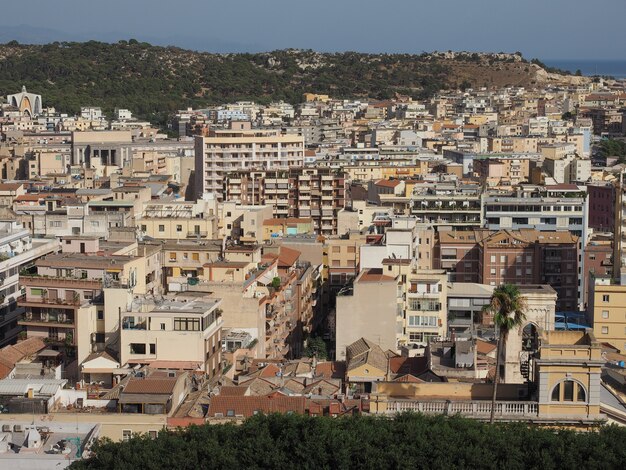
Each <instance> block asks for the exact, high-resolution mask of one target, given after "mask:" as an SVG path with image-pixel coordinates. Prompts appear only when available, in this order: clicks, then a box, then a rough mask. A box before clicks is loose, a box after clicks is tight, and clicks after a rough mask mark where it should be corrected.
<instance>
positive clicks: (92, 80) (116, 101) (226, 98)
mask: <svg viewBox="0 0 626 470" xmlns="http://www.w3.org/2000/svg"><path fill="white" fill-rule="evenodd" d="M458 60H459V61H461V62H464V61H465V62H480V61H481V60H482V59H481V58H480V57H479V56H478V54H472V55H467V56H461V57H460V58H459V59H458ZM494 60H497V59H494V58H491V59H489V60H488V61H486V62H485V69H486V70H491V67H490V64H492V63H493V61H494ZM448 64H449V63H447V62H446V61H445V60H443V59H441V58H440V57H438V56H434V55H429V54H421V55H411V54H362V53H356V52H343V53H332V54H330V53H325V54H320V53H317V52H313V51H295V50H283V51H274V52H271V53H258V54H209V53H200V52H193V51H187V50H183V49H179V48H176V47H157V46H151V45H150V44H147V43H142V42H138V41H136V40H130V41H120V42H118V43H116V44H108V43H101V42H96V41H89V42H85V43H75V42H71V43H68V42H61V43H59V42H55V43H52V44H46V45H43V46H36V45H20V44H17V43H16V42H15V41H12V42H11V43H8V44H5V45H0V96H1V95H6V94H10V93H16V92H18V91H19V90H20V89H21V87H22V85H26V87H27V88H28V90H29V91H31V92H34V93H39V94H41V95H43V98H44V105H45V106H54V107H56V108H57V110H59V111H63V112H70V113H76V112H78V111H79V109H80V106H100V107H102V108H104V110H105V111H106V112H108V113H111V112H112V111H113V109H114V108H116V107H120V108H121V107H123V108H128V109H130V110H131V111H133V112H134V113H135V114H136V115H137V116H138V117H141V118H145V119H150V120H152V121H154V122H159V121H162V120H163V119H164V116H165V115H167V113H171V112H172V111H175V110H178V109H184V108H185V107H187V106H193V107H202V106H205V105H210V104H219V103H224V102H232V101H236V100H248V99H252V100H256V101H259V102H261V103H264V102H268V101H271V100H281V99H282V100H285V101H288V102H291V103H298V102H300V101H301V100H302V94H303V93H304V92H313V93H324V94H330V95H332V96H335V97H343V98H359V97H368V98H373V99H385V98H390V97H393V96H394V93H401V94H406V95H410V96H412V97H414V98H424V97H430V96H432V95H433V94H434V93H436V92H437V91H439V90H440V89H442V88H443V87H445V86H446V85H447V84H450V83H452V84H455V83H456V82H455V80H456V78H455V77H454V76H452V75H453V74H452V72H451V69H450V67H449V66H448ZM464 86H469V82H467V83H465V82H464Z"/></svg>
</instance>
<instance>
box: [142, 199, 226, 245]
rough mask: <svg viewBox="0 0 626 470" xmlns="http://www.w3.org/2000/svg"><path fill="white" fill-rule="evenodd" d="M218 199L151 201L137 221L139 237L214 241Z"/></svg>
mask: <svg viewBox="0 0 626 470" xmlns="http://www.w3.org/2000/svg"><path fill="white" fill-rule="evenodd" d="M217 223H218V218H217V207H216V204H215V200H203V199H200V200H198V201H196V202H188V201H177V200H175V201H149V202H147V203H145V204H144V205H143V210H142V212H141V215H140V216H139V217H138V219H137V226H138V228H139V230H140V234H141V235H142V236H145V237H150V238H153V239H156V240H184V239H197V240H204V239H207V238H208V239H215V238H217V237H218V233H217Z"/></svg>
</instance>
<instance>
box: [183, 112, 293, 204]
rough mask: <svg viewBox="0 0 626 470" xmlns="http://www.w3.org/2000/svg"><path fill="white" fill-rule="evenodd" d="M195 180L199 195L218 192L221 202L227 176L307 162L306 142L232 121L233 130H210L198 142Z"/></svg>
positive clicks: (285, 167) (231, 128)
mask: <svg viewBox="0 0 626 470" xmlns="http://www.w3.org/2000/svg"><path fill="white" fill-rule="evenodd" d="M195 158H196V165H195V172H196V173H195V179H196V191H197V194H198V196H201V195H202V194H204V193H207V192H214V193H217V196H218V199H219V200H222V188H223V180H224V178H225V176H226V175H227V174H228V173H230V172H232V171H235V170H238V169H268V170H269V169H288V168H290V167H298V166H302V165H303V163H304V139H303V138H302V137H301V136H296V135H287V134H282V133H281V131H280V130H275V129H252V127H251V124H250V123H249V122H241V121H232V122H231V123H230V129H226V130H217V129H211V130H210V131H209V135H208V136H207V137H201V136H197V137H196V139H195Z"/></svg>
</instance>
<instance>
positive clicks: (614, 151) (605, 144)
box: [599, 139, 626, 163]
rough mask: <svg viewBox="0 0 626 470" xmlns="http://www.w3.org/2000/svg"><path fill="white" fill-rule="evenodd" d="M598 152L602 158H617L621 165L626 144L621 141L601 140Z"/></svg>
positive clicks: (624, 158)
mask: <svg viewBox="0 0 626 470" xmlns="http://www.w3.org/2000/svg"><path fill="white" fill-rule="evenodd" d="M599 151H600V155H602V156H603V157H619V160H620V162H622V163H623V162H624V161H625V160H626V142H624V141H623V140H615V139H602V140H601V141H600V144H599Z"/></svg>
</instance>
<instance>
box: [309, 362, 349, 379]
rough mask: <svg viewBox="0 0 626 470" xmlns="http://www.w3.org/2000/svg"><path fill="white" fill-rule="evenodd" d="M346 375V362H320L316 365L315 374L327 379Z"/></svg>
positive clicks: (341, 377)
mask: <svg viewBox="0 0 626 470" xmlns="http://www.w3.org/2000/svg"><path fill="white" fill-rule="evenodd" d="M345 375H346V363H345V362H337V361H333V362H330V361H329V362H319V363H318V364H317V367H315V376H316V377H323V378H325V379H343V378H344V377H345Z"/></svg>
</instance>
